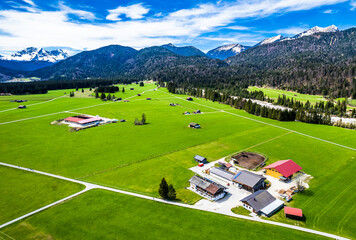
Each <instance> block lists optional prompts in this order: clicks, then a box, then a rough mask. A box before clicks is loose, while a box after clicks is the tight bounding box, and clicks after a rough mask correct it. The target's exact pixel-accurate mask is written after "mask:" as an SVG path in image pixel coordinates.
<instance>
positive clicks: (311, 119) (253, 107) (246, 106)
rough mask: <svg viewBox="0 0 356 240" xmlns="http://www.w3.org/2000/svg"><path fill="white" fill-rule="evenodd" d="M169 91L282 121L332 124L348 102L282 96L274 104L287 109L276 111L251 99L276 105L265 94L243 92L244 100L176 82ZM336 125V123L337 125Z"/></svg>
mask: <svg viewBox="0 0 356 240" xmlns="http://www.w3.org/2000/svg"><path fill="white" fill-rule="evenodd" d="M166 86H167V88H168V90H169V91H170V92H172V93H182V94H189V95H192V96H196V97H203V98H206V99H209V100H211V101H218V102H220V103H225V104H228V105H230V106H232V107H234V108H236V109H243V110H245V111H246V112H248V113H250V114H253V115H256V116H260V117H265V118H270V119H275V120H279V121H295V120H297V121H301V122H306V123H314V124H325V125H331V124H332V123H331V116H330V115H331V114H345V113H346V103H345V101H342V102H341V101H338V102H337V103H333V102H332V101H331V100H330V101H328V102H323V101H321V102H319V103H317V104H315V105H312V104H311V103H310V102H309V101H307V102H306V103H305V104H304V103H302V102H300V101H296V100H294V99H293V98H286V97H285V96H283V97H279V98H278V99H277V102H275V104H278V105H282V106H284V107H286V108H288V109H276V108H271V107H267V106H262V105H260V104H258V103H257V102H252V101H251V100H250V99H248V98H257V99H258V100H265V101H268V102H273V100H272V99H269V98H267V97H265V96H264V94H263V92H262V91H252V92H249V93H245V92H244V91H241V93H243V94H242V95H243V96H244V97H241V96H238V97H232V96H230V95H229V94H227V93H220V92H218V91H215V90H212V89H200V88H196V89H190V88H178V87H177V86H176V85H175V84H174V83H167V85H166ZM351 117H356V110H353V112H352V113H351ZM336 125H337V124H336ZM337 126H341V127H350V128H353V125H352V124H341V123H340V124H338V125H337Z"/></svg>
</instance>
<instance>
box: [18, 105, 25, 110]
mask: <svg viewBox="0 0 356 240" xmlns="http://www.w3.org/2000/svg"><path fill="white" fill-rule="evenodd" d="M17 108H19V109H25V108H26V105H20V106H18V107H17Z"/></svg>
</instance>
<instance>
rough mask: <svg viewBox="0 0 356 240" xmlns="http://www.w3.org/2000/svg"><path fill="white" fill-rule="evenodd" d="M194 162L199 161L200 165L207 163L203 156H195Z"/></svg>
mask: <svg viewBox="0 0 356 240" xmlns="http://www.w3.org/2000/svg"><path fill="white" fill-rule="evenodd" d="M194 160H195V161H197V162H199V163H205V162H207V161H206V158H205V157H202V156H200V155H195V156H194Z"/></svg>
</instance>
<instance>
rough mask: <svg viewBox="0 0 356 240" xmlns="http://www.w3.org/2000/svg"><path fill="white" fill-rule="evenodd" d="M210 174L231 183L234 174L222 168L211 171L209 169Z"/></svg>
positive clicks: (214, 168)
mask: <svg viewBox="0 0 356 240" xmlns="http://www.w3.org/2000/svg"><path fill="white" fill-rule="evenodd" d="M210 174H211V175H214V176H215V177H218V178H220V179H222V180H225V181H229V182H231V181H232V179H233V178H234V177H235V174H233V173H231V172H228V171H226V170H225V169H224V168H222V167H213V168H212V169H210Z"/></svg>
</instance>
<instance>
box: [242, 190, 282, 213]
mask: <svg viewBox="0 0 356 240" xmlns="http://www.w3.org/2000/svg"><path fill="white" fill-rule="evenodd" d="M240 201H241V202H242V207H244V208H246V209H247V210H249V211H251V212H254V213H256V214H259V215H265V216H266V217H270V216H272V215H273V213H275V212H276V211H278V210H279V209H281V208H282V207H283V206H284V202H283V201H282V200H279V199H275V198H274V197H273V196H272V195H271V194H270V193H269V192H268V191H266V190H259V191H257V192H255V193H253V194H251V195H249V196H247V197H245V198H243V199H241V200H240Z"/></svg>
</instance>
